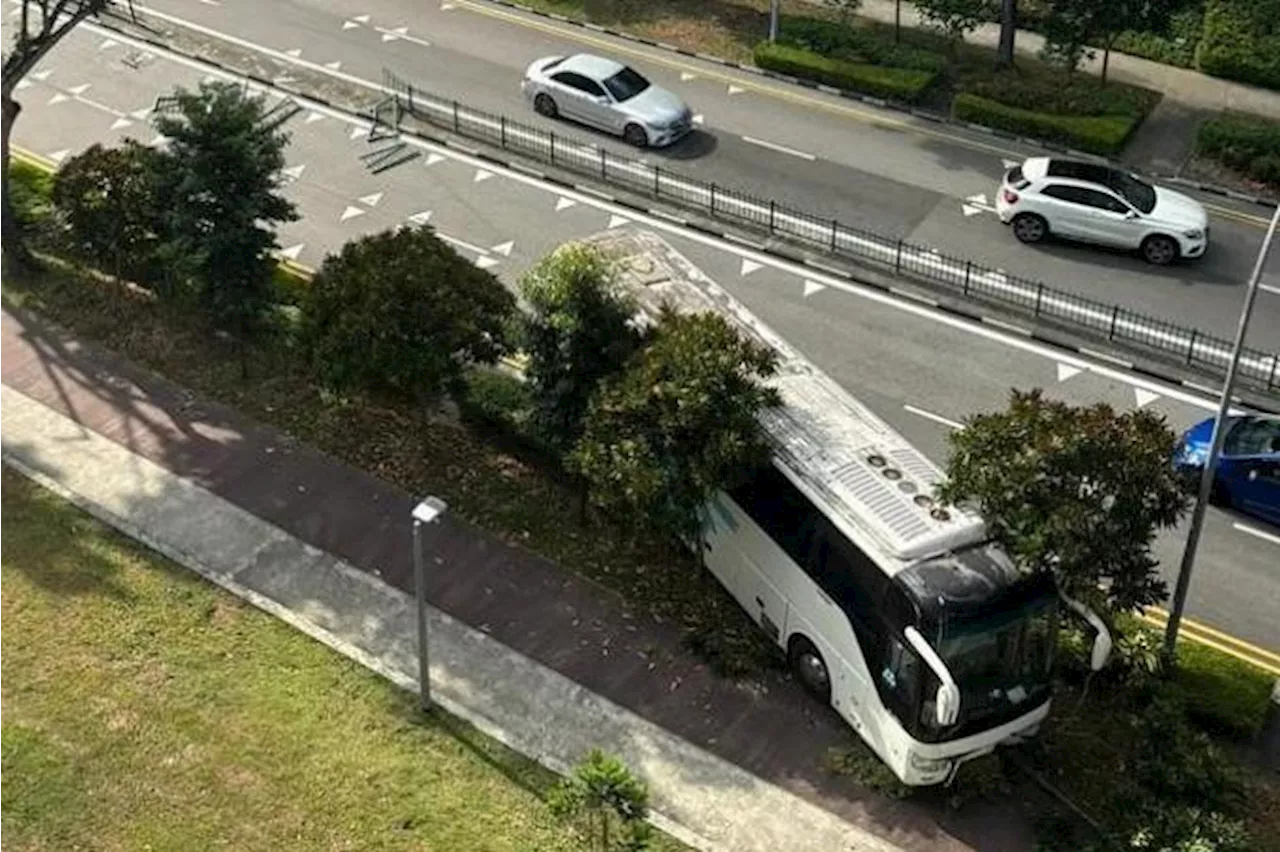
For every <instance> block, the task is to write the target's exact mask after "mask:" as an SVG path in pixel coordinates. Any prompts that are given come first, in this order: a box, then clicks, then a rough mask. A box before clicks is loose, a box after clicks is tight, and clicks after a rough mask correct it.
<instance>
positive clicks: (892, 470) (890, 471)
mask: <svg viewBox="0 0 1280 852" xmlns="http://www.w3.org/2000/svg"><path fill="white" fill-rule="evenodd" d="M880 474H881V475H882V476H883V477H884V478H885V479H892V480H895V481H896V480H899V479H901V478H902V471H900V470H898V469H897V468H896V467H886V468H885V469H884V470H882V471H880Z"/></svg>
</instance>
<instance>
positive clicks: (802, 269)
mask: <svg viewBox="0 0 1280 852" xmlns="http://www.w3.org/2000/svg"><path fill="white" fill-rule="evenodd" d="M147 13H148V14H149V15H155V16H156V17H160V18H162V19H167V20H169V21H171V22H172V23H175V24H180V25H182V26H185V27H189V28H192V29H196V30H197V31H200V32H203V33H204V34H205V35H208V36H211V37H214V38H218V39H221V40H223V41H227V42H229V43H232V44H237V45H239V46H241V47H244V48H246V49H248V50H252V51H255V52H257V53H261V54H264V55H268V56H275V57H276V58H284V60H285V61H292V62H294V63H297V64H299V65H302V66H314V68H315V69H319V70H321V71H322V73H327V74H332V75H333V76H335V77H338V78H341V79H346V80H347V81H348V82H351V83H353V84H356V85H359V86H361V87H364V88H368V89H373V90H376V91H384V89H383V87H382V86H380V85H378V84H377V83H372V82H370V81H368V80H364V79H361V78H359V77H355V76H354V75H351V74H346V73H343V72H332V71H329V70H328V69H324V68H323V66H319V65H315V64H314V63H309V62H307V60H305V59H303V60H296V59H293V58H292V57H285V56H284V54H283V53H282V52H280V51H277V50H273V49H272V48H269V47H264V46H262V45H259V44H255V43H254V42H251V41H247V40H245V39H241V38H237V37H236V36H231V35H228V34H226V33H222V32H219V31H218V30H215V29H212V28H209V27H200V26H198V25H193V24H192V23H191V22H189V21H187V20H185V19H183V18H179V17H177V16H176V15H164V14H159V13H157V12H156V11H155V10H154V9H148V10H147ZM80 26H81V27H82V28H83V29H85V30H86V31H87V32H92V33H94V34H96V35H99V36H112V37H114V38H117V39H119V40H120V41H122V42H125V43H128V44H130V45H132V46H134V47H138V48H140V49H147V50H151V51H153V52H156V53H157V55H162V56H164V57H165V58H166V59H168V60H169V61H171V62H174V63H176V64H178V65H183V66H186V67H188V68H194V69H197V70H200V71H206V70H208V66H206V65H204V64H203V63H200V62H198V61H196V60H194V59H190V58H188V57H185V56H180V55H178V54H174V53H169V52H163V53H161V52H159V51H156V49H155V48H154V47H153V46H150V45H147V44H146V43H144V42H141V41H138V40H136V39H132V38H129V37H128V36H122V35H121V34H119V33H116V32H113V31H111V30H107V29H104V28H102V27H98V26H97V25H95V24H93V23H91V22H87V21H86V22H84V23H82V24H80ZM219 74H220V76H223V77H226V78H227V79H231V80H235V81H237V82H245V80H246V79H247V78H245V77H244V76H243V75H240V74H232V73H229V72H222V71H220V72H219ZM250 88H251V89H252V88H261V86H259V85H257V84H251V86H250ZM272 90H273V91H275V92H276V93H277V94H280V95H282V96H288V97H292V98H294V100H296V101H298V102H299V103H302V104H304V105H306V106H307V107H308V108H310V109H314V110H316V111H317V112H322V113H324V114H326V115H329V116H332V117H333V118H335V119H337V120H339V121H342V122H344V123H346V124H348V125H351V126H352V127H356V128H365V129H366V130H367V128H368V127H369V122H368V121H365V120H363V119H359V118H356V117H354V116H352V115H350V114H348V113H346V112H343V111H341V110H337V109H333V108H332V107H329V106H327V105H325V104H322V103H320V102H319V101H315V100H312V99H311V98H307V97H306V96H303V95H298V94H295V93H293V92H286V91H284V90H281V89H278V88H275V87H272ZM404 141H405V142H407V143H408V144H410V145H412V146H413V147H416V148H419V149H421V150H424V151H431V152H434V153H436V154H438V155H440V156H442V157H446V158H448V159H451V160H455V161H457V162H462V163H466V164H468V165H470V166H472V167H473V168H477V169H480V168H488V169H492V170H493V171H495V172H501V173H502V174H504V175H505V176H506V177H507V178H508V179H510V180H514V181H516V182H518V183H522V184H524V185H526V186H533V187H537V188H538V189H541V190H544V191H546V192H551V193H555V194H557V195H560V196H564V197H568V198H572V199H574V200H575V201H578V202H580V203H583V204H588V205H590V206H592V207H595V208H597V209H599V210H603V211H606V212H608V213H611V214H614V215H621V214H624V213H625V214H626V216H628V217H630V218H633V219H635V220H636V221H639V222H642V223H644V224H645V225H646V226H647V227H650V228H653V229H655V230H658V231H662V232H664V233H667V234H673V235H675V236H677V237H679V238H681V239H684V240H687V241H689V242H694V243H698V244H699V245H703V246H707V247H710V248H713V249H717V250H719V251H723V252H726V253H728V254H731V255H735V256H737V257H739V258H742V259H749V260H752V261H754V262H756V263H759V264H761V265H762V266H767V267H770V268H771V269H775V270H777V271H779V272H783V273H787V274H790V275H796V276H799V277H800V278H801V279H803V278H805V277H806V276H807V277H809V278H814V279H817V280H820V281H821V282H822V283H824V284H826V285H827V286H828V287H831V288H832V289H836V290H840V291H841V292H843V293H846V294H848V295H852V296H856V297H858V298H860V299H865V300H867V301H870V302H875V303H876V304H880V305H883V306H885V307H890V308H893V309H895V310H898V311H901V312H904V313H908V314H911V315H913V316H916V317H921V318H924V319H927V320H929V321H931V322H934V323H937V324H939V325H944V326H947V327H948V328H953V329H956V330H958V331H963V332H965V333H968V334H971V335H975V336H977V337H981V338H983V339H985V340H989V341H992V342H995V343H998V344H1000V345H1003V346H1007V347H1009V348H1011V349H1016V350H1019V351H1021V352H1025V353H1030V354H1034V355H1037V356H1039V357H1041V358H1044V359H1046V360H1048V361H1052V362H1062V363H1066V364H1070V365H1072V366H1075V367H1079V368H1081V369H1082V370H1088V371H1090V372H1093V373H1096V374H1098V375H1099V376H1102V377H1104V378H1107V379H1111V380H1112V381H1117V382H1120V383H1122V384H1125V385H1128V386H1130V387H1133V388H1143V389H1145V390H1148V391H1153V392H1155V393H1158V394H1161V395H1163V396H1165V397H1167V398H1170V399H1176V400H1178V401H1179V402H1185V403H1187V404H1188V405H1193V406H1196V407H1198V408H1201V409H1203V410H1205V411H1216V410H1217V408H1218V404H1217V402H1216V401H1214V400H1211V399H1208V398H1205V397H1200V396H1196V395H1194V394H1192V393H1189V392H1188V391H1185V390H1183V389H1181V388H1176V387H1173V386H1171V385H1162V384H1159V383H1157V382H1155V381H1152V380H1150V379H1144V378H1141V377H1138V376H1135V375H1132V374H1131V373H1129V372H1127V371H1123V370H1120V369H1113V368H1111V367H1107V366H1104V365H1103V364H1099V363H1096V362H1094V361H1090V360H1087V359H1086V358H1083V357H1079V356H1076V355H1073V354H1070V353H1067V352H1064V351H1062V350H1058V349H1054V348H1052V347H1049V346H1046V345H1044V344H1041V343H1038V342H1036V341H1034V340H1031V339H1030V338H1028V337H1024V336H1021V335H1017V334H1014V333H1010V332H1007V331H1002V330H1000V329H997V328H994V327H992V326H990V325H983V324H976V323H973V322H971V321H969V320H965V319H961V318H959V317H954V316H951V315H949V314H945V313H941V312H939V311H937V310H936V309H934V308H931V307H928V306H926V305H921V304H915V303H911V302H907V301H904V300H901V299H899V298H897V297H895V296H892V295H886V294H884V293H881V292H878V291H876V290H872V289H869V288H865V287H861V286H858V285H856V284H852V283H850V282H849V281H846V280H843V279H841V278H838V277H836V276H827V275H822V274H819V273H817V272H816V271H815V270H814V269H813V268H810V267H807V266H803V265H801V264H797V263H792V262H790V261H787V260H783V259H781V258H778V257H775V256H773V255H770V254H765V253H763V252H760V251H755V250H753V249H751V248H748V247H746V246H739V245H736V244H732V243H729V242H726V241H725V240H722V239H719V238H716V237H712V236H708V235H706V234H701V233H698V232H696V231H693V230H690V229H688V228H685V227H683V226H681V225H677V224H674V223H672V222H667V221H663V220H662V219H661V218H660V217H655V216H648V215H642V214H639V213H636V212H635V211H633V210H630V209H628V208H624V207H622V206H620V205H617V204H614V203H612V202H610V201H605V200H603V199H601V198H598V197H595V196H594V194H593V193H591V192H587V191H583V189H575V190H568V189H564V188H561V187H556V186H553V185H551V184H549V183H547V182H545V181H543V180H542V179H540V178H537V177H533V176H531V175H527V174H524V173H522V172H520V171H519V170H516V169H508V168H500V167H497V166H495V165H494V164H492V163H490V162H487V161H483V160H480V159H479V158H476V157H472V156H470V155H467V154H463V153H461V152H458V151H456V150H454V149H452V148H446V147H442V146H439V145H435V144H432V143H430V142H426V141H424V140H421V139H416V138H413V137H405V139H404Z"/></svg>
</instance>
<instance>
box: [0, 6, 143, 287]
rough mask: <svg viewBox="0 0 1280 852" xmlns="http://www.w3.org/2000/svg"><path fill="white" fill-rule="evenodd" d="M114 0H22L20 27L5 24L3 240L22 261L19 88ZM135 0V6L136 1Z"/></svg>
mask: <svg viewBox="0 0 1280 852" xmlns="http://www.w3.org/2000/svg"><path fill="white" fill-rule="evenodd" d="M109 5H111V0H19V3H18V10H17V11H18V15H17V17H18V21H17V30H16V32H15V31H14V29H13V26H12V24H9V25H7V26H6V28H5V35H6V36H8V37H9V39H10V44H9V45H8V48H9V50H8V52H7V53H6V54H5V57H4V66H3V76H2V79H0V207H2V208H3V210H2V211H0V218H2V219H3V224H2V225H0V241H2V243H3V250H4V255H5V258H6V260H10V261H16V262H19V263H22V262H25V261H26V260H27V258H28V251H27V248H26V246H25V244H24V243H23V242H22V228H21V227H20V225H19V222H18V219H17V216H16V211H15V210H14V208H13V202H12V196H11V195H10V192H9V140H10V139H11V138H12V136H13V124H14V122H15V121H17V120H18V114H19V113H20V112H22V105H21V104H20V103H18V102H17V101H16V100H14V98H13V93H14V90H15V89H16V88H17V85H18V83H19V81H21V80H22V78H23V77H25V76H27V74H28V73H29V72H30V71H31V69H33V68H35V66H36V64H37V63H38V62H39V61H40V60H41V59H43V58H44V56H45V54H46V53H48V52H49V51H50V50H52V49H53V46H54V45H56V44H57V43H58V42H60V41H61V40H62V38H63V36H65V35H66V34H67V33H69V32H71V30H72V29H74V28H75V27H76V26H78V25H79V24H80V22H81V21H84V20H85V19H86V18H89V17H92V16H94V15H97V14H98V13H100V12H102V11H103V10H104V9H106V8H107V7H108V6H109ZM129 5H130V7H131V8H132V5H133V4H132V3H130V4H129ZM6 20H8V21H12V20H13V19H12V18H7V19H6Z"/></svg>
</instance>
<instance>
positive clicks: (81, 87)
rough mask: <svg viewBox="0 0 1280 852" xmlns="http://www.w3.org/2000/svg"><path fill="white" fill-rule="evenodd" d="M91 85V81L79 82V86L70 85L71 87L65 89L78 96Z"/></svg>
mask: <svg viewBox="0 0 1280 852" xmlns="http://www.w3.org/2000/svg"><path fill="white" fill-rule="evenodd" d="M92 85H93V84H92V83H81V84H80V85H79V86H72V87H71V88H69V89H67V91H68V92H70V93H71V94H73V95H75V96H76V97H77V98H78V97H80V96H81V95H83V94H84V93H85V92H87V91H89V88H90V87H91V86H92Z"/></svg>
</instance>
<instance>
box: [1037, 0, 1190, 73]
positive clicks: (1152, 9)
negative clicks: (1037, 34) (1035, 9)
mask: <svg viewBox="0 0 1280 852" xmlns="http://www.w3.org/2000/svg"><path fill="white" fill-rule="evenodd" d="M1179 2H1180V0H1050V2H1049V3H1047V4H1046V5H1045V15H1044V20H1043V22H1042V32H1043V35H1044V39H1045V44H1044V50H1043V54H1044V57H1045V59H1046V60H1048V61H1051V62H1054V63H1055V64H1058V65H1061V66H1062V67H1063V68H1064V69H1065V70H1067V71H1068V72H1074V71H1075V70H1076V69H1077V68H1079V67H1080V62H1081V60H1082V59H1084V58H1085V56H1086V55H1088V54H1090V50H1089V47H1090V46H1091V45H1101V46H1102V49H1103V53H1102V82H1103V83H1104V84H1105V83H1106V81H1107V71H1108V68H1109V66H1110V64H1111V46H1112V45H1113V44H1114V43H1115V40H1116V37H1117V36H1119V35H1120V33H1122V32H1125V31H1126V30H1155V31H1160V30H1163V29H1165V28H1166V27H1167V26H1168V24H1169V18H1170V17H1171V16H1172V15H1173V13H1174V11H1175V9H1176V7H1177V5H1178V3H1179Z"/></svg>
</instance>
